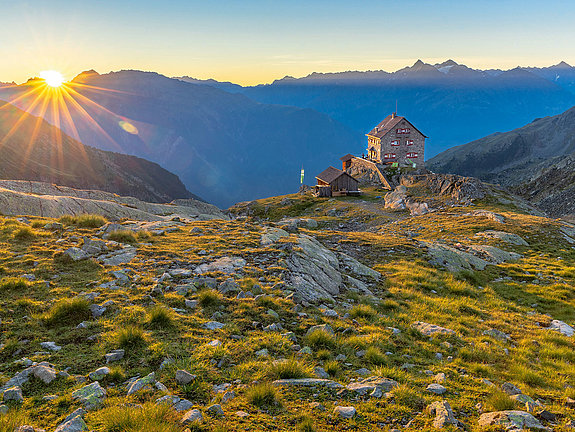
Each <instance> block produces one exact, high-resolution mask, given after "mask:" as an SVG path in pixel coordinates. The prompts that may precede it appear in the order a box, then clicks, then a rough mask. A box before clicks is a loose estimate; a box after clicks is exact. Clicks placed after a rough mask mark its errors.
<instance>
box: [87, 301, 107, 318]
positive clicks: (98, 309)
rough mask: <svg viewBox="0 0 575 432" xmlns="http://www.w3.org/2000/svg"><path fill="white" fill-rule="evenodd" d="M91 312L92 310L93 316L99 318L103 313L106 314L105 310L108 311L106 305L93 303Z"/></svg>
mask: <svg viewBox="0 0 575 432" xmlns="http://www.w3.org/2000/svg"><path fill="white" fill-rule="evenodd" d="M90 312H92V316H93V317H94V318H99V317H101V316H102V315H104V312H106V307H105V306H100V305H98V304H91V305H90Z"/></svg>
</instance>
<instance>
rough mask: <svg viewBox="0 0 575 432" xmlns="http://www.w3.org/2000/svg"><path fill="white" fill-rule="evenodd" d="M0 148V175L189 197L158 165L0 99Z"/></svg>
mask: <svg viewBox="0 0 575 432" xmlns="http://www.w3.org/2000/svg"><path fill="white" fill-rule="evenodd" d="M11 88H12V87H11ZM0 147H1V151H2V157H1V158H0V179H4V180H33V181H41V182H50V183H55V184H58V185H62V186H69V187H75V188H79V189H99V190H104V191H108V192H112V193H117V194H120V195H129V196H134V197H136V198H139V199H141V200H145V201H152V202H169V201H172V200H174V199H177V198H192V197H193V195H192V194H191V193H190V192H189V191H188V190H187V189H186V188H185V186H184V185H183V184H182V182H181V181H180V179H179V178H178V177H177V176H176V175H174V174H172V173H170V172H168V171H166V170H165V169H163V168H162V167H160V166H159V165H157V164H155V163H153V162H149V161H147V160H144V159H140V158H137V157H134V156H127V155H123V154H119V153H112V152H107V151H101V150H98V149H95V148H92V147H87V146H84V145H82V144H81V143H80V142H78V141H76V140H74V139H72V138H70V137H69V136H68V135H66V134H64V133H62V132H61V131H60V130H59V129H57V128H55V127H54V126H51V125H50V124H48V123H47V122H46V121H44V120H42V119H40V118H37V117H34V116H32V115H30V114H28V113H26V112H24V111H21V110H20V109H18V108H16V107H15V106H13V105H10V104H6V103H0ZM196 198H197V197H196Z"/></svg>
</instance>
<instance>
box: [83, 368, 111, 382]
mask: <svg viewBox="0 0 575 432" xmlns="http://www.w3.org/2000/svg"><path fill="white" fill-rule="evenodd" d="M109 373H110V368H108V367H106V366H104V367H101V368H99V369H96V370H95V371H93V372H90V373H89V374H88V377H89V378H90V379H91V380H92V381H99V380H101V379H103V378H104V377H105V376H106V375H108V374H109Z"/></svg>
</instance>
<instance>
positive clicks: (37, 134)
mask: <svg viewBox="0 0 575 432" xmlns="http://www.w3.org/2000/svg"><path fill="white" fill-rule="evenodd" d="M59 77H61V75H59V76H56V75H54V76H53V77H52V78H51V81H50V82H48V80H47V79H32V80H29V81H28V82H27V83H25V84H22V85H8V86H3V87H0V99H3V100H5V101H7V102H8V104H5V105H3V106H0V115H1V114H2V110H6V109H8V107H10V106H12V105H15V106H16V107H18V108H20V109H22V110H23V114H22V115H21V116H20V117H19V118H18V119H16V121H14V123H13V125H12V126H11V128H10V129H9V130H8V131H7V132H6V133H5V135H4V136H0V152H1V151H2V148H3V147H4V146H5V145H6V144H7V143H8V140H9V139H10V138H11V137H13V136H14V135H15V134H16V133H17V132H18V131H19V129H20V128H21V127H22V125H23V124H26V120H27V119H29V118H30V117H31V116H32V115H35V116H37V118H36V119H35V121H34V126H33V127H32V130H31V132H30V133H29V136H28V137H27V143H28V144H27V147H26V148H25V150H24V151H25V155H24V156H25V157H24V161H26V160H28V158H29V157H30V156H31V154H32V152H33V151H34V150H35V149H36V148H37V145H38V144H39V140H46V139H48V140H49V143H50V145H51V147H50V154H51V157H52V160H51V161H50V163H51V166H52V167H55V168H56V169H58V167H62V166H63V164H64V158H65V157H66V154H64V152H63V144H64V140H65V139H66V138H65V137H64V133H63V131H66V134H67V135H70V136H71V137H72V138H74V139H75V140H76V141H78V142H79V141H81V140H80V131H79V128H80V127H88V128H91V129H93V130H95V131H96V132H97V133H98V135H99V136H101V137H102V141H107V142H108V143H110V144H111V145H112V147H113V148H114V149H117V150H121V146H120V145H119V144H118V143H117V142H116V141H115V140H114V139H113V138H112V136H111V135H110V134H109V133H108V132H107V131H106V130H105V129H104V127H102V125H100V124H99V122H98V121H97V118H98V117H99V116H103V118H104V117H105V118H106V119H107V120H108V119H110V120H112V121H113V122H114V123H115V124H117V125H118V127H119V128H122V129H123V130H124V131H126V132H128V133H130V134H137V133H138V129H137V127H136V126H135V125H133V124H132V122H131V121H130V120H129V119H127V118H125V117H124V116H120V115H118V114H115V113H114V112H112V111H110V110H109V109H107V108H105V107H103V106H102V105H100V104H99V103H97V102H95V101H94V100H92V99H90V98H89V97H88V96H86V95H85V94H83V93H85V92H94V93H100V94H102V93H116V94H117V93H126V92H124V91H121V90H114V89H106V88H103V87H98V86H93V85H89V84H85V83H81V82H74V81H72V82H66V83H64V82H61V83H60V82H59V81H58V80H59ZM82 90H83V92H82V93H80V91H82ZM3 93H4V95H5V96H4V95H3ZM6 96H7V97H6ZM43 120H47V121H49V122H50V123H51V124H52V125H53V126H55V127H54V128H51V132H50V134H49V135H50V136H41V131H42V123H43ZM80 123H81V124H80ZM67 143H68V144H69V145H73V144H72V143H71V142H69V141H67ZM73 148H74V150H75V151H76V152H79V154H76V155H75V156H76V157H78V156H79V157H81V158H82V159H83V160H84V162H86V166H88V167H90V169H92V167H91V166H90V163H89V157H88V154H87V153H86V149H85V147H83V146H81V145H73Z"/></svg>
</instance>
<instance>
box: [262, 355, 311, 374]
mask: <svg viewBox="0 0 575 432" xmlns="http://www.w3.org/2000/svg"><path fill="white" fill-rule="evenodd" d="M270 375H271V376H272V377H273V378H275V379H290V378H307V377H309V376H310V375H311V372H310V368H309V367H308V366H306V365H304V364H302V363H300V362H299V361H297V360H296V359H293V358H292V359H288V360H281V361H277V362H275V363H273V364H272V365H271V366H270Z"/></svg>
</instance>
